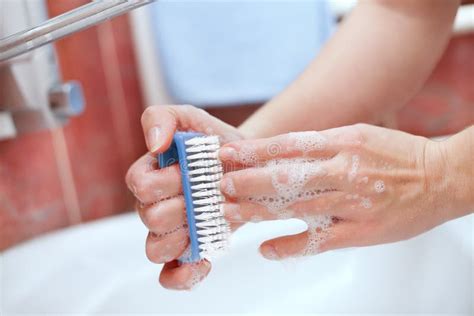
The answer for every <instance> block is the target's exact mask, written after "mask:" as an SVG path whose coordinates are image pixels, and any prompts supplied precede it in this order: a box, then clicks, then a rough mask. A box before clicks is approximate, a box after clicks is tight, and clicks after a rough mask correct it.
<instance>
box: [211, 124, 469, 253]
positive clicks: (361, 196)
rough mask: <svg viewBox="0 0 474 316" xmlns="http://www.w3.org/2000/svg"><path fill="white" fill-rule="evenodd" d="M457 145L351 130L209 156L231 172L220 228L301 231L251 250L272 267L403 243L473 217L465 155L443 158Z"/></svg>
mask: <svg viewBox="0 0 474 316" xmlns="http://www.w3.org/2000/svg"><path fill="white" fill-rule="evenodd" d="M472 131H473V128H471V135H472ZM463 137H464V138H467V139H469V135H467V136H466V135H464V136H463ZM459 139H460V137H458V136H456V137H453V139H450V140H448V141H444V142H434V141H430V140H428V139H426V138H423V137H418V136H413V135H410V134H406V133H403V132H399V131H394V130H389V129H385V128H380V127H375V126H370V125H362V124H361V125H354V126H348V127H342V128H335V129H330V130H326V131H322V132H320V133H318V132H300V133H290V134H284V135H279V136H275V137H271V138H267V139H258V140H243V141H237V142H231V143H229V144H227V145H225V146H223V147H222V148H221V150H220V153H219V156H220V159H221V160H222V161H225V162H226V163H229V162H233V163H236V164H237V165H239V167H238V168H237V170H236V171H233V172H228V173H226V174H225V175H224V177H223V179H222V181H221V190H222V191H223V192H224V193H225V195H226V200H227V203H226V205H225V206H224V211H225V213H226V218H227V219H228V221H229V222H238V223H245V222H259V221H265V220H276V219H287V218H297V219H301V220H303V221H306V223H307V224H308V229H307V231H305V232H302V233H300V234H296V235H291V236H283V237H280V238H276V239H273V240H269V241H266V242H265V243H263V244H262V245H261V247H260V251H261V253H262V254H263V256H264V257H266V258H268V259H274V260H276V259H283V258H288V257H296V256H304V255H312V254H316V253H320V252H324V251H328V250H332V249H337V248H345V247H354V246H368V245H374V244H380V243H389V242H395V241H399V240H404V239H408V238H411V237H413V236H416V235H418V234H421V233H423V232H425V231H427V230H429V229H431V228H433V227H435V226H437V225H439V224H441V223H443V222H446V221H448V220H450V219H453V218H456V217H459V216H462V215H465V214H468V213H469V210H470V209H472V207H473V205H472V203H473V201H472V196H471V195H472V194H470V193H469V190H470V188H472V166H471V167H469V166H470V164H471V163H470V162H469V161H470V159H471V158H469V157H471V156H470V155H471V154H469V151H468V150H465V145H464V148H462V146H458V147H457V149H455V150H454V149H453V148H454V147H453V144H454V143H456V141H457V142H458V143H459V144H461V143H462V142H460V141H459ZM471 139H472V137H471ZM468 146H471V147H472V144H470V145H468ZM453 153H454V154H453ZM457 156H459V157H461V156H464V157H465V159H464V162H463V163H460V162H459V161H458V158H457ZM242 164H243V165H245V166H246V168H243V169H242V167H241V165H242ZM469 170H470V173H469ZM469 174H471V176H469Z"/></svg>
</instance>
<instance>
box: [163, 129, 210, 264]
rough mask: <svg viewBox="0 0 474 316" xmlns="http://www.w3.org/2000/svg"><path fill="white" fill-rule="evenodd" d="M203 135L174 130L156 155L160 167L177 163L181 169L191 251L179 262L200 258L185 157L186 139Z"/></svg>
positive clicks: (194, 260) (193, 260)
mask: <svg viewBox="0 0 474 316" xmlns="http://www.w3.org/2000/svg"><path fill="white" fill-rule="evenodd" d="M199 136H204V135H203V134H201V133H194V132H176V133H175V134H174V136H173V142H172V143H171V145H170V147H169V148H168V150H166V151H165V152H164V153H161V154H159V155H158V163H159V166H160V168H166V167H168V166H171V165H173V164H175V163H179V167H180V169H181V182H182V186H183V193H184V200H185V203H186V217H187V220H188V229H189V240H190V248H191V251H190V253H189V254H186V255H183V256H182V257H181V258H179V261H181V262H197V261H199V260H201V257H200V256H199V243H198V235H197V232H196V219H195V218H194V205H193V198H192V192H191V182H190V180H189V172H188V161H187V158H186V155H187V154H186V144H185V142H186V141H187V140H188V139H191V138H194V137H199Z"/></svg>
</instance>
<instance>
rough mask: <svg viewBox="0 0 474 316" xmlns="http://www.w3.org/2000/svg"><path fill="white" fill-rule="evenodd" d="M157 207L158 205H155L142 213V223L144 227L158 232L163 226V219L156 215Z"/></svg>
mask: <svg viewBox="0 0 474 316" xmlns="http://www.w3.org/2000/svg"><path fill="white" fill-rule="evenodd" d="M157 207H159V205H158V204H155V205H153V206H152V207H150V208H148V209H147V210H144V211H143V215H142V216H143V222H144V223H145V226H147V227H148V228H149V229H150V230H158V228H162V226H163V224H164V220H163V218H162V217H161V216H160V215H159V214H157V213H158V212H157V211H156V208H157Z"/></svg>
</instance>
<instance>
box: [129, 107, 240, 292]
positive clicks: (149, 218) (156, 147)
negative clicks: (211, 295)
mask: <svg viewBox="0 0 474 316" xmlns="http://www.w3.org/2000/svg"><path fill="white" fill-rule="evenodd" d="M142 126H143V131H144V134H145V139H146V143H147V147H148V149H149V153H147V154H145V155H144V156H143V157H141V158H140V159H139V160H137V161H136V162H135V163H134V164H133V165H132V166H131V167H130V169H129V171H128V173H127V176H126V182H127V185H128V187H129V188H130V190H131V191H132V192H133V194H134V195H135V197H136V198H137V200H138V203H137V209H138V213H139V215H140V218H141V219H142V221H143V223H144V224H145V226H146V227H147V228H148V229H149V230H150V232H149V234H148V237H147V240H146V254H147V257H148V259H149V260H150V261H152V262H154V263H165V265H164V267H163V270H162V272H161V275H160V283H161V284H162V285H163V286H164V287H166V288H170V289H189V288H191V287H193V286H194V285H195V284H196V283H197V282H199V281H201V280H202V279H203V278H204V277H205V276H206V275H207V274H208V273H209V271H210V269H211V264H210V263H209V262H208V261H206V260H203V261H201V262H199V263H195V264H179V262H178V261H176V259H177V258H179V257H180V256H181V255H182V253H183V252H184V251H185V250H186V248H187V247H188V244H189V237H188V229H187V224H186V223H187V221H186V211H185V205H184V198H183V196H182V194H183V193H182V188H181V176H180V170H179V166H178V164H176V165H173V166H170V167H167V168H163V169H159V166H158V165H157V159H156V156H157V154H158V153H161V152H164V151H166V150H167V149H168V147H169V146H170V144H171V141H172V138H173V134H174V133H175V131H177V130H180V131H187V130H192V131H196V132H202V133H205V134H213V135H219V136H221V137H220V138H221V141H222V142H223V143H225V142H228V141H231V140H237V139H241V138H242V136H241V135H240V134H239V132H238V131H237V130H236V129H235V128H234V127H232V126H230V125H227V124H226V123H224V122H222V121H220V120H218V119H216V118H214V117H212V116H210V115H209V114H208V113H206V112H205V111H203V110H201V109H198V108H195V107H192V106H152V107H149V108H147V109H146V110H145V112H144V113H143V115H142Z"/></svg>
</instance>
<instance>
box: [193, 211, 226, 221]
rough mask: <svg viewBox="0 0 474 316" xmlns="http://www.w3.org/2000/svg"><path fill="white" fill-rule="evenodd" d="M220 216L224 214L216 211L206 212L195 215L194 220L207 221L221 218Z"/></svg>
mask: <svg viewBox="0 0 474 316" xmlns="http://www.w3.org/2000/svg"><path fill="white" fill-rule="evenodd" d="M222 215H224V214H222V212H221V211H219V210H218V211H217V212H208V213H202V214H199V215H196V216H195V218H196V219H198V220H201V221H207V220H209V219H213V218H219V217H222Z"/></svg>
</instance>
